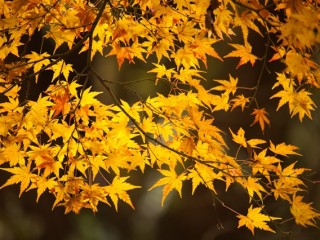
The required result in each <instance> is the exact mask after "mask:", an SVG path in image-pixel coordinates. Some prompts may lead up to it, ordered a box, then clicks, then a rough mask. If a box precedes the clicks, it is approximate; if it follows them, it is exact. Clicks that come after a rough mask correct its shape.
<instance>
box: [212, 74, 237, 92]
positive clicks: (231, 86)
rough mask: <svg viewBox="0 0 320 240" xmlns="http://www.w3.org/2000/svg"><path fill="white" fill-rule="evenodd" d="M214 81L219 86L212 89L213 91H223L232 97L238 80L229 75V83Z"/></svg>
mask: <svg viewBox="0 0 320 240" xmlns="http://www.w3.org/2000/svg"><path fill="white" fill-rule="evenodd" d="M215 81H216V82H218V83H220V84H221V85H220V86H217V87H214V88H212V89H213V90H217V91H225V92H226V94H229V93H232V94H233V95H234V94H235V93H236V91H237V84H238V78H233V77H232V76H231V75H229V81H227V80H215Z"/></svg>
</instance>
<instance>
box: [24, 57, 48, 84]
mask: <svg viewBox="0 0 320 240" xmlns="http://www.w3.org/2000/svg"><path fill="white" fill-rule="evenodd" d="M25 57H26V58H28V59H29V60H28V63H29V64H32V65H33V72H34V73H36V72H39V71H40V70H41V68H42V67H44V66H46V65H48V64H50V60H49V57H50V55H49V54H48V53H46V52H45V53H42V54H38V53H36V52H34V51H32V52H31V53H30V54H27V55H26V56H25ZM35 78H36V82H37V81H38V78H39V75H38V74H37V75H36V76H35Z"/></svg>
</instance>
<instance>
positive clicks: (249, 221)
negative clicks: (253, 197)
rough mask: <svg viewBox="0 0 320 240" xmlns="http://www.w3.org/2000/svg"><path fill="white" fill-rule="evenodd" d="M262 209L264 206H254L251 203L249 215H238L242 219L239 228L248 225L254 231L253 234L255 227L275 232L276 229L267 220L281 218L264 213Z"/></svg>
mask: <svg viewBox="0 0 320 240" xmlns="http://www.w3.org/2000/svg"><path fill="white" fill-rule="evenodd" d="M262 209H263V208H262V207H256V208H253V207H252V205H251V206H250V207H249V209H248V214H247V216H244V215H242V214H240V215H237V217H238V218H239V219H240V220H239V223H238V228H240V227H242V226H246V227H247V228H248V229H249V230H250V231H251V232H252V234H253V235H254V229H255V228H259V229H261V230H265V231H269V232H273V233H274V232H275V231H274V230H273V229H271V228H270V227H269V226H268V224H267V222H269V221H272V220H277V219H281V218H278V217H272V216H269V215H266V214H263V213H261V210H262Z"/></svg>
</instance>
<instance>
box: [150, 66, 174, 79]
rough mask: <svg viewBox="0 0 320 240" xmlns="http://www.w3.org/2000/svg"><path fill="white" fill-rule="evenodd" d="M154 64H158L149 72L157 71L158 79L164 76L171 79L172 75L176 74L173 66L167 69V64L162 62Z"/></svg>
mask: <svg viewBox="0 0 320 240" xmlns="http://www.w3.org/2000/svg"><path fill="white" fill-rule="evenodd" d="M153 65H154V66H156V67H155V68H154V69H152V70H150V71H148V73H156V74H157V76H156V77H157V79H160V78H162V77H163V76H166V77H167V79H168V80H169V81H170V80H171V76H172V75H173V74H174V72H175V71H174V70H173V68H170V69H167V68H166V66H165V65H163V64H162V65H160V64H156V63H154V64H153Z"/></svg>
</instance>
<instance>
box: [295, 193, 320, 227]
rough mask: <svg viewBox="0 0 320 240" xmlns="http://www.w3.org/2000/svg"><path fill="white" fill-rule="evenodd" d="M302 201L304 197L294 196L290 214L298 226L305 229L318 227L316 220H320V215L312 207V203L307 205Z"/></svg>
mask: <svg viewBox="0 0 320 240" xmlns="http://www.w3.org/2000/svg"><path fill="white" fill-rule="evenodd" d="M302 199H303V197H302V196H296V195H294V196H293V200H292V205H291V207H290V212H291V213H292V215H293V216H294V219H295V221H296V223H297V224H299V225H301V226H303V227H307V226H313V227H317V225H316V219H320V213H319V212H318V211H317V210H316V209H314V208H313V207H312V206H311V204H312V203H305V202H303V201H302Z"/></svg>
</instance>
